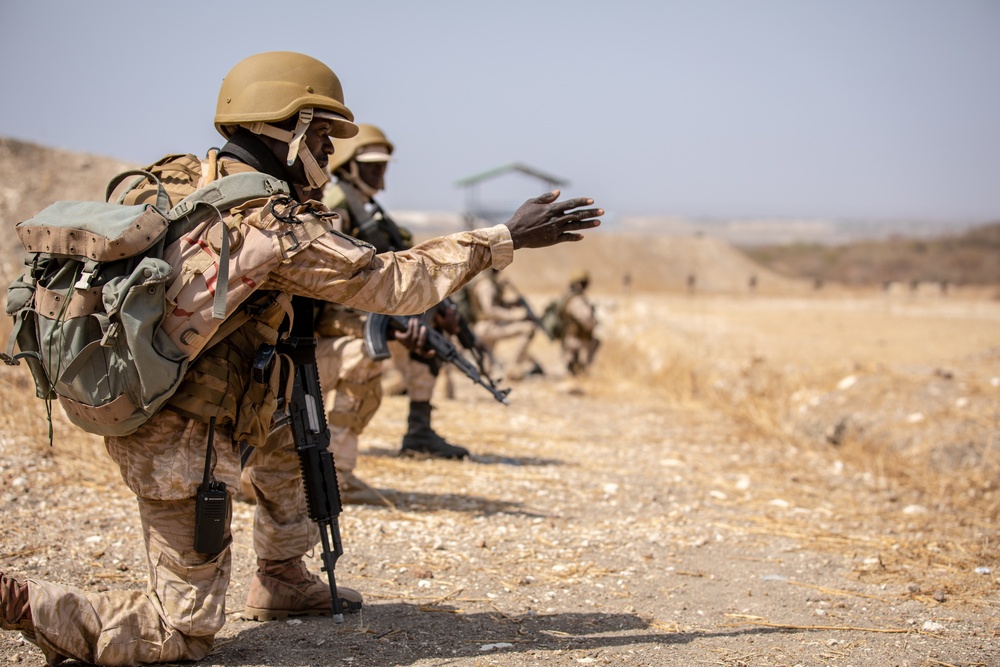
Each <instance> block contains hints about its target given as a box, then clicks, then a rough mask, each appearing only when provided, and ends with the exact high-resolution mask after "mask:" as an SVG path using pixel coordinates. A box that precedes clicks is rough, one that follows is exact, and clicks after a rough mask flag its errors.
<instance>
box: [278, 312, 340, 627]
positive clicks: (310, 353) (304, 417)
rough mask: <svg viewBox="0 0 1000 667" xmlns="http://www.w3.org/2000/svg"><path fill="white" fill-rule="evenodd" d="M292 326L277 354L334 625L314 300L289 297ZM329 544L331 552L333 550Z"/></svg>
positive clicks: (330, 486)
mask: <svg viewBox="0 0 1000 667" xmlns="http://www.w3.org/2000/svg"><path fill="white" fill-rule="evenodd" d="M292 310H293V312H294V314H295V322H294V324H293V325H292V331H291V335H289V336H288V337H287V338H285V339H284V340H283V341H281V342H279V343H278V346H279V350H280V352H281V353H282V354H286V355H288V356H289V357H290V358H291V361H292V365H293V367H294V369H295V370H294V377H293V380H292V395H291V396H290V397H289V399H288V416H289V420H290V421H291V424H292V433H294V435H295V450H296V451H297V452H298V454H299V465H300V467H301V468H302V483H303V485H304V486H305V492H306V504H307V505H308V509H309V518H310V519H312V520H313V521H315V522H316V523H317V524H319V534H320V540H321V542H322V546H323V571H324V572H326V576H327V579H329V581H330V601H331V611H332V613H333V620H334V622H336V623H343V622H344V613H343V610H342V609H341V604H340V596H339V595H337V581H336V578H335V577H334V568H335V567H336V565H337V559H338V558H340V556H342V555H343V553H344V547H343V545H342V544H341V541H340V523H339V522H338V517H339V516H340V513H341V511H343V505H341V501H340V489H339V487H338V486H337V472H336V469H335V467H334V464H333V454H332V453H331V452H330V450H329V445H330V428H329V427H328V426H327V423H326V413H325V412H324V409H323V393H322V391H321V390H320V386H319V371H318V369H317V368H316V338H315V336H314V334H313V330H314V326H313V314H314V312H315V304H314V303H313V300H312V299H307V298H304V297H292ZM331 544H332V545H333V548H332V549H331Z"/></svg>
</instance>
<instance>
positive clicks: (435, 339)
mask: <svg viewBox="0 0 1000 667" xmlns="http://www.w3.org/2000/svg"><path fill="white" fill-rule="evenodd" d="M412 318H417V319H419V316H418V315H408V316H405V317H401V316H399V315H382V314H381V313H371V314H370V315H369V316H368V319H367V320H366V321H365V353H366V354H367V355H368V356H369V357H371V358H372V359H374V360H375V361H380V360H382V359H388V358H389V357H390V356H392V353H391V352H390V351H389V344H388V338H387V337H388V333H389V330H390V328H391V329H395V330H397V331H406V326H407V324H409V322H410V320H411V319H412ZM427 347H429V348H430V349H432V350H434V352H435V354H436V356H437V358H438V359H441V360H443V361H447V362H449V363H452V364H454V365H455V366H456V367H457V368H458V370H460V371H462V372H463V373H465V374H466V375H467V376H468V377H469V378H470V379H471V380H472V381H473V382H475V383H476V384H478V385H480V386H482V387H485V388H486V390H487V391H488V392H490V393H491V394H493V398H495V399H497V400H498V401H500V402H501V403H503V404H504V405H508V401H507V394H509V393H510V389H500V388H498V387H497V386H496V383H494V382H493V378H491V377H489V376H488V375H486V374H485V373H482V374H481V373H480V372H479V369H477V368H476V367H475V366H474V365H473V364H472V362H470V361H469V360H468V359H466V358H465V357H464V356H462V353H461V352H459V351H458V348H456V347H455V346H454V345H452V343H451V341H450V340H448V339H447V338H446V337H445V336H444V335H443V334H441V333H440V332H439V331H437V330H436V329H434V328H432V327H427Z"/></svg>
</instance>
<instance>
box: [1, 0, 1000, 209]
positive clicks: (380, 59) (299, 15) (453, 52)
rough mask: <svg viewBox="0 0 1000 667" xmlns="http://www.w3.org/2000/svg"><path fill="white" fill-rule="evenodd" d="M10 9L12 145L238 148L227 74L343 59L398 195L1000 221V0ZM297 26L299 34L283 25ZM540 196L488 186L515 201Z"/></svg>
mask: <svg viewBox="0 0 1000 667" xmlns="http://www.w3.org/2000/svg"><path fill="white" fill-rule="evenodd" d="M273 11H275V10H274V6H273V5H271V4H265V3H262V2H258V1H257V0H247V1H245V2H235V1H232V0H223V1H220V2H214V3H196V2H193V1H191V0H178V1H177V2H174V3H171V4H170V5H169V6H164V5H158V4H150V3H131V2H129V3H126V2H121V1H119V0H113V1H112V0H96V1H95V2H89V3H57V2H53V1H52V0H37V1H36V2H34V3H16V2H13V0H0V58H2V62H3V64H4V67H3V68H2V69H0V86H2V89H3V90H4V91H5V100H6V103H5V104H3V105H0V136H7V137H11V138H15V139H20V140H25V141H31V142H35V143H39V144H42V145H46V146H51V147H57V148H64V149H67V150H73V151H78V152H85V153H91V154H96V155H102V156H106V157H111V158H115V159H120V160H124V161H128V162H133V163H139V164H148V163H151V162H153V161H155V160H157V159H159V158H160V157H161V156H162V155H164V154H167V153H176V152H192V153H196V154H202V153H203V152H204V151H205V150H206V149H207V148H208V147H211V146H217V145H219V144H220V143H222V140H221V137H219V136H218V135H217V134H216V133H215V131H214V128H213V127H212V122H211V121H212V115H213V114H214V108H215V102H216V97H217V94H218V89H219V85H220V83H221V81H222V78H223V77H224V76H225V74H226V73H227V72H228V71H229V69H230V68H231V67H232V66H233V65H235V64H236V63H237V62H238V61H239V60H241V59H242V58H244V57H246V56H248V55H251V54H253V53H256V52H260V51H267V50H296V51H301V52H304V53H308V54H310V55H312V56H314V57H317V58H319V59H320V60H323V61H324V62H326V63H327V64H329V65H330V66H331V67H332V68H333V69H334V70H335V71H336V72H337V73H338V75H339V76H340V78H341V81H342V82H343V84H344V90H345V97H346V102H347V105H348V106H349V107H350V108H351V109H352V110H353V111H354V113H355V115H356V117H357V120H358V121H360V122H371V123H374V124H376V125H379V126H381V127H382V128H383V129H384V130H385V131H386V133H387V134H388V136H389V137H390V138H391V139H392V140H393V141H394V142H395V144H396V146H397V152H396V158H397V159H396V162H394V163H393V164H392V166H391V167H390V171H389V174H388V189H387V191H386V192H385V193H384V195H383V196H382V198H381V199H382V201H383V203H384V204H385V205H386V206H387V207H389V208H394V209H407V210H433V211H438V210H448V211H454V210H460V209H462V208H463V207H464V206H465V192H464V191H463V190H462V189H460V188H458V187H457V186H456V182H457V181H458V180H459V179H462V178H465V177H468V176H470V175H472V174H477V173H481V172H484V171H487V170H489V169H492V168H495V167H498V166H500V165H504V164H508V163H511V162H522V163H525V164H527V165H530V166H531V167H534V168H537V169H540V170H542V171H545V172H548V173H551V174H554V175H556V176H558V177H560V178H564V179H566V180H568V181H569V183H570V184H569V186H568V187H566V188H565V194H566V195H567V196H592V197H594V198H595V199H596V200H597V202H598V204H599V205H601V206H603V207H604V208H605V209H607V211H608V220H609V221H611V220H614V219H618V218H620V217H625V216H643V215H665V216H680V217H688V218H705V219H711V218H714V219H720V218H823V219H837V220H914V221H931V222H945V221H957V222H967V223H968V222H976V223H979V222H982V223H985V222H990V221H994V220H997V219H1000V188H998V187H997V183H998V180H1000V77H998V76H997V75H996V64H997V63H1000V40H998V39H997V36H998V35H1000V3H997V2H993V1H991V0H961V1H959V2H944V1H940V0H875V1H872V2H863V1H861V0H845V1H838V2H834V1H832V0H831V1H816V2H809V3H803V2H796V1H795V0H763V1H760V2H754V3H749V2H741V1H739V0H706V1H703V2H662V3H646V2H641V3H640V2H629V1H624V2H621V3H617V4H615V5H614V6H613V7H612V6H609V5H606V4H605V3H598V2H594V1H590V0H581V1H579V2H572V3H571V2H561V1H560V2H523V1H521V0H514V1H511V2H507V3H504V4H503V5H502V6H501V5H492V4H491V5H479V4H470V3H459V2H454V1H451V0H440V1H434V0H430V1H428V2H425V3H405V2H368V3H364V4H360V3H337V2H334V3H322V2H312V1H309V2H287V3H283V4H282V6H281V9H280V12H278V13H277V14H276V15H275V16H274V17H273V18H268V17H270V16H271V15H270V14H269V13H268V12H273ZM282 26H284V27H282ZM542 189H543V188H542V187H541V186H540V185H539V184H537V183H531V182H528V183H517V184H514V185H509V184H507V185H505V184H502V183H499V182H495V183H488V184H486V185H484V186H482V188H481V193H480V195H481V199H482V200H483V201H484V205H485V206H492V207H500V208H513V207H514V206H516V205H517V204H518V203H520V201H522V200H523V199H524V198H526V197H527V196H531V195H534V194H537V193H538V192H540V191H541V190H542Z"/></svg>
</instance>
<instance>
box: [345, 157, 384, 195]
mask: <svg viewBox="0 0 1000 667" xmlns="http://www.w3.org/2000/svg"><path fill="white" fill-rule="evenodd" d="M337 175H338V176H343V177H344V178H345V179H346V180H347V181H348V182H349V183H350V184H351V185H353V186H354V187H356V188H357V189H358V190H360V191H361V193H362V194H363V195H365V196H366V197H368V198H369V199H374V198H375V195H377V194H378V190H376V189H375V188H373V187H372V186H370V185H368V184H367V183H365V182H364V181H363V180H362V179H361V172H360V171H358V163H357V161H356V160H354V159H351V160H348V162H347V164H345V165H344V166H343V167H341V168H340V169H338V170H337Z"/></svg>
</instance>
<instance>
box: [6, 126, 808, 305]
mask: <svg viewBox="0 0 1000 667" xmlns="http://www.w3.org/2000/svg"><path fill="white" fill-rule="evenodd" d="M134 167H135V165H129V164H127V163H124V162H119V161H116V160H113V159H110V158H103V157H96V156H92V155H85V154H80V153H73V152H70V151H64V150H58V149H53V148H47V147H44V146H39V145H36V144H30V143H26V142H22V141H17V140H14V139H4V138H0V225H2V226H4V227H9V226H13V225H15V224H17V223H18V222H20V221H21V220H25V219H27V218H29V217H31V216H32V215H34V214H35V213H36V212H37V211H39V210H41V209H42V208H44V207H45V206H47V205H48V204H50V203H52V202H54V201H56V200H59V199H81V200H99V199H103V197H104V188H105V186H106V185H107V182H108V180H109V179H111V177H113V176H114V175H115V174H117V173H118V172H120V171H123V170H125V169H130V168H134ZM589 236H590V238H589V239H588V241H586V242H584V243H580V244H572V245H569V246H563V247H559V248H553V249H551V250H548V251H544V252H530V251H529V252H525V253H519V254H518V258H517V261H516V262H515V263H514V264H513V265H512V266H511V268H510V275H511V277H512V279H513V280H514V282H515V284H518V285H521V286H522V289H524V290H525V291H529V292H540V293H550V292H557V291H560V290H562V289H563V288H564V287H565V284H566V278H567V276H568V275H569V273H570V272H571V271H573V270H575V269H576V268H579V267H588V268H589V269H590V271H591V274H592V276H593V289H594V291H595V292H616V291H618V290H620V289H621V286H622V279H623V277H624V276H625V274H629V275H630V277H631V288H632V289H633V290H636V291H682V290H685V289H687V283H688V277H689V276H694V280H695V288H696V289H697V290H699V291H706V292H735V291H745V290H746V289H747V284H748V281H749V279H750V276H752V275H756V276H757V277H758V285H759V289H760V290H761V291H763V292H767V291H775V290H779V291H786V290H788V289H792V288H794V286H795V281H793V280H790V279H788V278H783V277H781V276H779V275H778V274H777V273H774V272H772V271H769V270H767V269H763V268H761V267H759V266H757V265H756V264H755V263H754V262H753V261H752V260H750V259H748V258H747V257H746V255H744V254H742V253H741V252H739V251H737V250H735V249H734V248H733V247H732V246H730V245H729V244H727V243H725V242H724V241H719V240H715V239H708V238H696V237H678V238H669V237H656V238H650V237H647V236H641V235H628V234H611V233H606V232H604V231H603V230H602V231H601V232H600V233H594V234H591V235H589ZM418 237H420V234H419V233H418ZM0 260H2V261H3V262H4V263H5V264H6V268H8V269H13V268H15V267H19V266H20V264H21V256H20V248H19V247H18V246H17V245H16V244H15V245H8V246H7V247H6V250H5V254H3V255H0ZM7 274H8V275H9V274H10V271H9V270H8V271H7Z"/></svg>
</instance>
